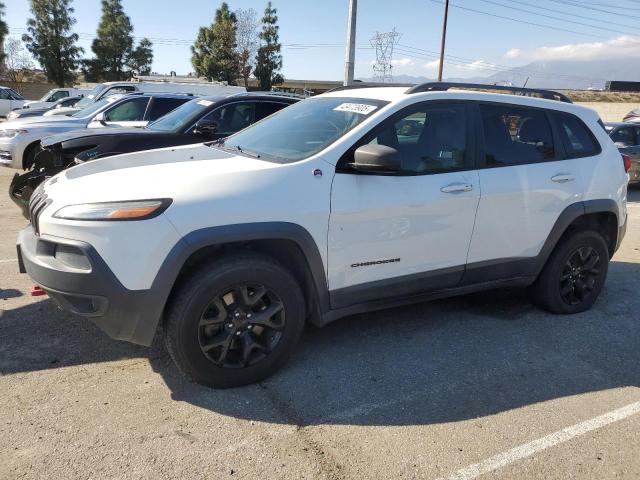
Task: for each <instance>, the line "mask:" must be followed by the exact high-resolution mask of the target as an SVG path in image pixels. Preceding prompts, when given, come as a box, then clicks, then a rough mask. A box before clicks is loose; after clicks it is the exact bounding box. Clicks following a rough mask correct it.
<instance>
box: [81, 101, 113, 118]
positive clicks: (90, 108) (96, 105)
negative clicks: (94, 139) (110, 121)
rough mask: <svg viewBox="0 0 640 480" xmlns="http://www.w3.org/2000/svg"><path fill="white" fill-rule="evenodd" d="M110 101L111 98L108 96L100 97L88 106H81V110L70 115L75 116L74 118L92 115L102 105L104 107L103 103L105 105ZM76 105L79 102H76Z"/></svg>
mask: <svg viewBox="0 0 640 480" xmlns="http://www.w3.org/2000/svg"><path fill="white" fill-rule="evenodd" d="M111 102H113V100H112V99H111V98H109V97H108V98H101V99H100V100H98V101H97V102H94V103H92V104H91V105H89V106H88V107H85V108H83V109H82V110H80V111H79V112H76V113H74V114H73V115H71V116H72V117H75V118H85V117H89V116H91V115H93V114H94V113H96V112H97V111H98V110H100V109H101V108H102V107H104V106H105V105H107V104H108V103H111ZM77 106H80V102H78V103H76V107H77Z"/></svg>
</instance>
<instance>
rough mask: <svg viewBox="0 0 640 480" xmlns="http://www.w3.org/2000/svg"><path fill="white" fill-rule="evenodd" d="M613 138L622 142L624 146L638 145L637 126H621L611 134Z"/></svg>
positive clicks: (616, 141)
mask: <svg viewBox="0 0 640 480" xmlns="http://www.w3.org/2000/svg"><path fill="white" fill-rule="evenodd" d="M611 140H613V141H614V142H615V143H619V144H621V145H622V146H623V147H632V146H634V145H637V144H638V142H637V140H636V128H635V127H621V128H619V129H617V130H615V131H614V132H613V133H612V134H611Z"/></svg>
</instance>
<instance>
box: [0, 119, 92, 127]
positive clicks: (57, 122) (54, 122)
mask: <svg viewBox="0 0 640 480" xmlns="http://www.w3.org/2000/svg"><path fill="white" fill-rule="evenodd" d="M87 123H88V120H87V119H86V118H75V117H66V116H60V117H56V116H54V117H45V116H41V117H25V118H17V119H15V120H11V121H8V122H4V123H2V124H1V125H0V130H11V129H18V128H28V127H29V126H31V125H33V126H34V127H41V126H42V127H47V128H48V127H49V126H56V127H57V126H62V125H69V126H72V127H76V128H78V127H82V126H85V125H87Z"/></svg>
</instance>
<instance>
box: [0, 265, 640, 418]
mask: <svg viewBox="0 0 640 480" xmlns="http://www.w3.org/2000/svg"><path fill="white" fill-rule="evenodd" d="M638 278H640V264H636V263H625V262H613V263H612V264H611V268H610V277H609V279H608V282H607V286H606V288H605V290H604V291H603V292H602V295H601V298H600V299H599V300H598V302H597V304H596V305H595V307H594V308H593V309H592V310H591V311H589V312H585V313H583V314H578V315H573V316H556V315H550V314H546V313H544V312H541V311H539V310H537V309H536V308H535V307H533V306H532V305H531V304H530V303H528V301H527V298H526V295H525V293H524V292H523V291H521V290H501V291H495V292H486V293H482V294H476V295H468V296H464V297H457V298H451V299H447V300H440V301H434V302H430V303H422V304H418V305H413V306H409V307H403V308H398V309H393V310H385V311H381V312H375V313H370V314H366V315H356V316H352V317H348V318H345V319H342V320H340V321H337V322H335V323H333V324H331V325H328V326H327V327H325V328H323V329H316V328H312V327H310V328H308V329H307V331H306V333H305V335H304V337H303V340H302V342H301V345H300V347H299V348H298V349H297V351H296V353H295V354H294V356H293V358H292V359H291V360H290V361H289V363H288V364H287V365H286V366H285V367H284V368H283V369H282V371H280V372H279V373H278V374H276V375H274V376H273V377H272V378H270V379H268V380H266V381H264V382H262V383H261V384H259V385H252V386H248V387H244V388H239V389H233V390H211V389H208V388H205V387H201V386H199V385H196V384H193V383H191V382H189V381H188V380H186V379H184V378H183V377H182V376H181V375H180V374H179V373H178V371H177V370H176V368H175V367H174V366H173V365H172V363H171V361H170V359H169V357H168V355H167V354H166V353H165V352H164V349H163V348H162V347H161V342H160V341H159V338H158V337H159V336H157V338H156V340H155V342H154V345H153V346H152V347H151V348H150V349H147V348H144V347H138V346H135V345H131V344H127V343H123V342H116V341H113V340H110V339H109V338H107V337H106V335H104V334H103V333H102V332H100V331H99V330H98V329H97V328H96V327H94V326H93V325H92V324H90V323H89V322H87V321H86V320H83V319H80V318H76V317H73V316H70V315H68V314H66V313H63V312H60V311H58V310H56V309H55V308H54V307H53V306H52V305H51V304H50V302H48V301H43V302H38V303H35V304H32V305H29V306H26V307H22V308H19V309H16V310H10V311H7V312H5V314H4V315H2V317H0V373H1V374H11V373H17V372H25V371H34V370H41V369H49V368H58V367H63V366H70V365H78V364H88V363H96V362H105V361H113V360H119V359H124V358H134V357H147V358H149V361H150V364H151V367H152V368H153V370H154V371H155V372H157V373H158V374H160V375H161V376H162V377H163V380H164V381H165V382H166V384H167V386H168V387H169V389H170V390H171V394H172V398H173V399H174V400H176V401H183V402H188V403H190V404H193V405H196V406H199V407H201V408H205V409H209V410H211V411H213V412H216V413H219V414H224V415H228V416H232V417H236V418H242V419H249V420H255V421H262V422H268V423H283V424H292V425H297V426H307V425H321V424H356V425H419V424H431V423H441V422H451V421H459V420H466V419H473V418H478V417H484V416H487V415H492V414H496V413H499V412H502V411H506V410H510V409H514V408H518V407H523V406H527V405H531V404H534V403H538V402H543V401H547V400H552V399H555V398H561V397H567V396H572V395H579V394H583V393H588V392H593V391H600V390H606V389H611V388H618V387H624V386H638V385H640V370H639V369H638V368H637V366H638V365H639V364H640V328H638V326H639V323H640V313H639V311H640V310H639V308H638V307H640V299H639V297H638V295H637V279H638ZM34 335H36V336H37V338H38V341H37V343H36V345H35V346H34V342H33V337H34Z"/></svg>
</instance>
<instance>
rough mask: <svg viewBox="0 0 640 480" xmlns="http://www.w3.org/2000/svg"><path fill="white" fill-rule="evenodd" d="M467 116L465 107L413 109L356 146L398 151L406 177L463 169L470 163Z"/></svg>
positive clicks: (450, 106)
mask: <svg viewBox="0 0 640 480" xmlns="http://www.w3.org/2000/svg"><path fill="white" fill-rule="evenodd" d="M466 117H467V116H466V107H465V106H464V105H462V104H440V103H438V104H433V103H429V104H421V105H418V106H411V107H409V108H408V109H406V110H405V111H404V112H403V113H400V114H399V115H394V116H393V117H392V118H391V119H389V120H387V121H385V122H383V123H382V124H381V125H380V126H379V127H378V128H376V129H375V130H374V131H373V132H372V133H370V134H369V135H367V136H366V137H365V139H364V141H363V142H358V144H357V145H356V146H359V145H362V144H364V143H371V144H378V145H386V146H388V147H392V148H395V149H396V150H398V152H400V158H401V169H402V173H404V174H405V175H420V174H429V173H442V172H449V171H455V170H460V169H463V168H465V167H466V166H467V165H468V164H469V161H468V154H467V147H466V143H467V141H466V139H467V120H466ZM353 150H355V149H353ZM351 155H353V154H352V153H351Z"/></svg>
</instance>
